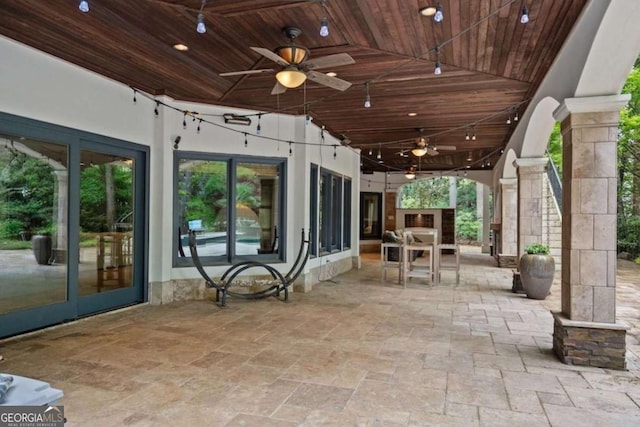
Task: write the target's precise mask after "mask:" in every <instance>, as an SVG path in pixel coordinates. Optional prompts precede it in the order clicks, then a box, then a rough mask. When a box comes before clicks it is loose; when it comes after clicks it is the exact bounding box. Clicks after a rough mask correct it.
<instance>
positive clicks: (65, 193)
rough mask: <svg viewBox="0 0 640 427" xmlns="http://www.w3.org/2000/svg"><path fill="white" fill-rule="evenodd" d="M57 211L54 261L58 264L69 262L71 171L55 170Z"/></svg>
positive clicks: (55, 214)
mask: <svg viewBox="0 0 640 427" xmlns="http://www.w3.org/2000/svg"><path fill="white" fill-rule="evenodd" d="M54 176H55V181H56V185H55V190H54V197H55V211H54V214H53V224H55V226H56V233H55V235H54V236H53V262H54V263H56V264H66V262H67V225H68V222H69V219H68V216H69V215H68V206H67V205H68V203H67V201H68V200H69V171H67V170H66V169H65V170H55V171H54Z"/></svg>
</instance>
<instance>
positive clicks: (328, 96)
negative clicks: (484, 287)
mask: <svg viewBox="0 0 640 427" xmlns="http://www.w3.org/2000/svg"><path fill="white" fill-rule="evenodd" d="M586 2H587V0H528V1H523V0H473V1H469V0H442V1H439V2H438V1H431V0H402V1H398V0H325V1H321V0H310V1H304V0H289V1H287V0H209V1H207V2H204V3H203V2H202V0H138V1H130V0H109V1H104V0H100V1H99V0H89V6H90V11H89V12H88V13H82V12H80V11H79V10H78V1H76V0H48V1H46V2H42V1H39V0H4V1H2V2H1V3H0V34H2V35H4V36H6V37H9V38H11V39H14V40H17V41H20V42H22V43H25V44H27V45H30V46H33V47H35V48H37V49H39V50H42V51H45V52H47V53H50V54H52V55H54V56H57V57H59V58H62V59H64V60H67V61H69V62H71V63H74V64H77V65H79V66H81V67H84V68H86V69H89V70H92V71H94V72H97V73H99V74H102V75H104V76H106V77H109V78H111V79H114V80H117V81H120V82H122V83H124V84H127V85H131V86H132V87H135V88H137V89H140V90H143V91H145V92H148V93H150V94H152V95H167V96H170V97H172V98H174V99H177V100H184V101H193V102H199V103H206V104H219V105H226V106H233V107H241V108H249V109H253V110H258V111H262V112H275V111H281V112H284V113H287V114H300V115H303V114H309V115H310V116H311V117H312V118H313V120H314V122H315V123H316V124H318V125H321V126H325V127H326V129H327V130H328V131H329V132H331V133H332V134H333V135H334V136H336V137H338V138H340V139H341V140H342V141H343V143H344V144H348V145H350V146H351V147H355V148H360V149H362V154H363V156H362V157H363V159H362V160H363V162H362V163H363V169H364V170H369V171H371V170H373V171H402V170H406V169H407V168H409V167H410V166H412V165H416V166H417V165H418V164H419V167H420V168H421V169H422V170H434V171H438V170H440V171H445V170H452V169H460V168H467V167H470V168H472V169H481V168H482V167H489V168H490V167H492V166H493V165H494V164H495V163H496V161H497V159H498V157H499V156H500V150H501V149H502V148H503V147H504V146H505V145H506V143H507V141H508V140H509V137H510V136H511V134H512V132H513V130H514V128H515V126H516V125H517V122H516V120H515V118H516V115H517V116H522V114H523V112H524V110H525V109H526V107H527V105H528V103H529V101H530V99H531V97H532V96H533V94H534V93H535V91H536V89H537V88H538V86H539V85H540V83H541V81H542V80H543V78H544V76H545V75H546V73H547V71H548V69H549V67H550V66H551V64H552V62H553V60H554V58H555V57H556V55H557V54H558V52H559V50H560V48H561V47H562V45H563V43H564V41H565V39H566V38H567V36H568V34H569V32H570V31H571V29H572V27H573V26H574V25H575V23H576V20H577V18H578V16H579V15H580V12H581V11H582V9H583V8H584V6H585V4H586ZM437 5H440V6H441V10H442V12H443V20H442V22H435V21H434V19H433V16H423V15H422V14H420V13H419V10H420V9H422V8H425V7H427V6H437ZM523 8H526V10H527V12H528V14H529V22H528V23H526V24H523V23H521V22H520V18H521V14H522V10H523ZM200 12H201V13H202V14H203V17H204V23H205V24H206V28H207V31H206V32H205V33H198V32H197V31H196V25H197V19H198V14H199V13H200ZM323 18H326V20H327V23H328V27H329V35H328V36H326V37H321V36H320V34H319V28H320V23H321V21H322V19H323ZM291 26H293V27H297V28H299V29H300V30H302V33H301V35H300V36H299V37H298V38H297V39H296V40H295V43H296V44H298V45H302V46H304V47H306V48H308V49H309V51H310V60H314V59H317V58H320V57H323V56H326V55H332V54H339V53H347V54H349V55H350V56H351V57H352V58H353V59H354V61H355V63H353V64H349V65H341V66H336V67H323V68H322V69H318V72H322V73H325V72H335V73H337V77H338V78H340V79H343V80H345V81H347V82H349V83H351V86H350V87H349V88H348V89H346V90H344V91H340V90H336V89H332V88H330V87H326V86H323V85H320V84H318V83H316V82H314V81H310V79H308V80H307V82H306V83H305V84H304V85H302V86H300V87H298V88H296V89H288V90H286V92H284V93H282V94H279V95H272V94H271V91H272V89H273V87H274V84H275V82H276V79H275V74H276V72H277V71H279V70H280V69H281V68H282V66H281V65H279V64H277V63H275V62H273V61H271V60H269V59H268V58H266V57H265V56H263V55H261V54H259V53H258V52H256V51H254V50H252V49H251V47H262V48H265V49H267V50H269V51H273V50H274V49H275V48H276V47H278V46H282V45H286V44H288V40H287V39H286V37H285V35H284V34H283V32H282V29H283V28H285V27H291ZM178 43H180V44H183V45H186V46H188V50H187V51H178V50H176V49H175V48H174V45H176V44H178ZM436 62H439V63H440V66H441V69H442V73H441V74H440V75H436V74H434V68H435V65H436ZM259 69H261V70H264V69H268V70H271V71H263V72H256V73H255V74H244V75H232V76H221V75H220V74H221V73H227V72H233V71H240V70H259ZM367 87H368V92H369V97H370V100H371V107H370V108H365V107H364V101H365V97H366V95H367ZM96 102H100V101H99V100H96ZM509 118H510V119H511V120H510V121H511V124H508V123H507V121H508V119H509ZM467 134H468V135H469V139H468V140H467V138H466V136H467ZM474 134H475V140H474V139H473V135H474ZM419 137H424V138H425V141H426V142H427V144H428V145H429V147H430V148H438V149H437V150H431V149H430V150H428V154H427V155H425V156H423V157H421V158H418V157H415V156H413V155H412V154H411V153H410V152H409V150H410V149H411V148H412V147H413V145H414V144H415V142H416V140H418V138H419ZM370 153H371V154H370ZM378 153H380V157H381V160H382V161H380V159H378ZM470 159H471V160H470ZM488 164H490V165H491V166H489V165H488Z"/></svg>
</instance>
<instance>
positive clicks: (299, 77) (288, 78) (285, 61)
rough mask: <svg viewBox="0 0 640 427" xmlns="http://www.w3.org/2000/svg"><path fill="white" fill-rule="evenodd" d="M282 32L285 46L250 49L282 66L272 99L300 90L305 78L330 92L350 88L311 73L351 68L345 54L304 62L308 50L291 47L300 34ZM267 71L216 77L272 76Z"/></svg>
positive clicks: (287, 29)
mask: <svg viewBox="0 0 640 427" xmlns="http://www.w3.org/2000/svg"><path fill="white" fill-rule="evenodd" d="M282 32H283V33H284V35H285V36H287V38H288V39H289V44H288V45H285V46H279V47H277V48H276V49H275V50H274V51H273V52H272V51H270V50H269V49H265V48H263V47H251V49H252V50H254V51H255V52H257V53H259V54H260V55H262V56H264V57H265V58H267V59H270V60H272V61H273V62H275V63H276V64H278V65H281V66H282V69H280V70H279V71H278V72H277V73H276V80H277V82H276V84H275V86H274V87H273V90H272V91H271V94H272V95H276V94H280V93H284V92H285V91H286V90H287V89H293V88H296V87H298V86H300V85H301V84H302V83H304V82H305V80H306V79H307V78H308V79H309V80H311V81H313V82H316V83H319V84H321V85H323V86H327V87H330V88H332V89H336V90H340V91H345V90H347V89H349V87H351V83H350V82H348V81H346V80H342V79H339V78H337V77H332V76H328V75H326V74H324V73H320V72H317V71H315V70H317V69H320V68H329V67H340V66H343V65H350V64H354V63H355V60H354V59H353V58H352V57H351V55H349V54H348V53H337V54H335V55H327V56H322V57H320V58H316V59H310V60H307V58H308V57H309V49H307V48H306V47H304V46H299V45H296V44H294V40H295V39H296V38H297V37H298V36H300V34H302V30H300V29H299V28H296V27H285V28H283V29H282ZM274 71H276V70H274V69H271V68H263V69H257V70H243V71H231V72H227V73H220V76H222V77H226V76H238V75H244V74H260V73H268V72H274Z"/></svg>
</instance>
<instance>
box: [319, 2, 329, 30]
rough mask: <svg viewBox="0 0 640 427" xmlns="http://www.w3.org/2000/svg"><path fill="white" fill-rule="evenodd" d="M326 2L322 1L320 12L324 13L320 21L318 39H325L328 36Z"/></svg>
mask: <svg viewBox="0 0 640 427" xmlns="http://www.w3.org/2000/svg"><path fill="white" fill-rule="evenodd" d="M326 3H327V1H326V0H322V10H323V11H324V14H325V16H324V18H322V20H321V21H320V37H327V36H328V35H329V21H328V20H327V16H326V15H327V8H326V6H327V5H326Z"/></svg>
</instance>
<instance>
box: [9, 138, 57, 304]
mask: <svg viewBox="0 0 640 427" xmlns="http://www.w3.org/2000/svg"><path fill="white" fill-rule="evenodd" d="M68 158H69V156H68V148H67V146H65V145H59V144H53V143H49V142H43V141H37V140H32V139H27V138H23V137H14V136H11V135H3V134H0V315H2V314H6V313H11V312H16V311H20V310H25V309H29V308H32V307H38V306H46V305H51V304H54V303H61V302H65V301H66V300H67V274H68V272H67V263H66V251H67V224H68V219H67V206H68V194H69V193H68V168H67V166H68Z"/></svg>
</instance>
